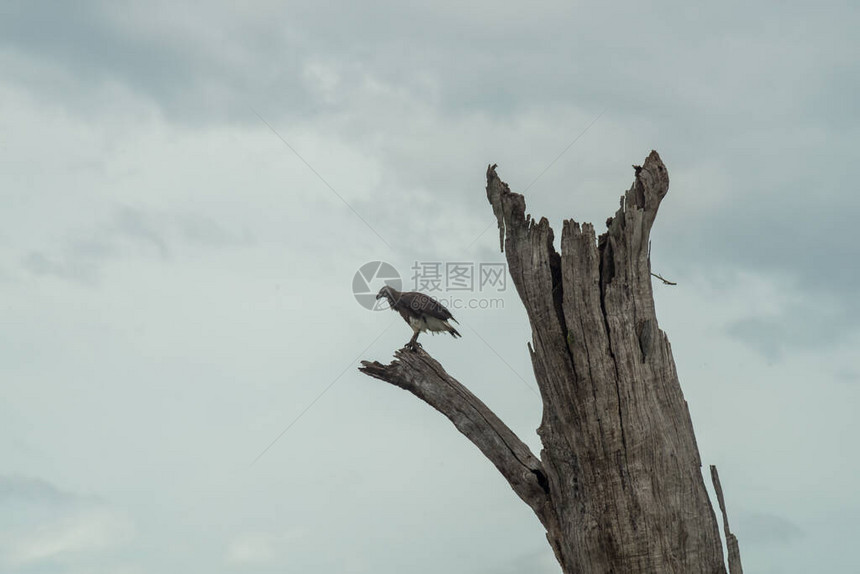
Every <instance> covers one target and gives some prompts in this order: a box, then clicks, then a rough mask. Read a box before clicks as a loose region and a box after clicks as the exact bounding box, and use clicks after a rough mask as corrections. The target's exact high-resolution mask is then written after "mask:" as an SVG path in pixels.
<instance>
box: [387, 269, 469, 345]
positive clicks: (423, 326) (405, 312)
mask: <svg viewBox="0 0 860 574" xmlns="http://www.w3.org/2000/svg"><path fill="white" fill-rule="evenodd" d="M383 297H385V298H386V299H387V300H388V305H389V306H390V307H391V308H392V309H393V310H395V311H397V312H398V313H400V316H401V317H403V320H404V321H406V322H407V323H409V326H410V327H412V331H414V334H413V335H412V338H411V339H409V342H408V343H406V348H407V349H409V350H412V351H414V350H415V349H416V347H419V346H421V344H420V343H419V342H418V334H419V333H423V332H424V331H430V332H431V333H433V334H436V333H451V336H452V337H454V338H457V337H460V336H461V335H460V333H458V332H457V329H455V328H454V327H452V326H451V324H450V323H448V321H449V320H451V321H454V322H455V323H457V319H455V318H454V317H453V315H451V312H450V311H449V310H448V309H446V308H445V306H444V305H442V304H441V303H440V302H439V301H437V300H436V299H434V298H432V297H428V296H427V295H425V294H424V293H418V292H416V291H407V292H406V293H401V292H400V291H398V290H397V289H394V288H393V287H390V286H389V285H386V286H385V287H383V288H382V289H380V290H379V293H377V294H376V298H377V299H382V298H383ZM458 324H459V323H458Z"/></svg>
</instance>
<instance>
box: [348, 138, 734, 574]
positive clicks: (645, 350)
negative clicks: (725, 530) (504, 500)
mask: <svg viewBox="0 0 860 574" xmlns="http://www.w3.org/2000/svg"><path fill="white" fill-rule="evenodd" d="M634 167H635V170H636V175H635V180H634V182H633V185H632V187H631V188H630V189H629V190H628V191H627V192H626V193H625V194H624V195H623V196H622V198H621V207H620V209H619V210H618V211H617V212H616V214H615V216H614V217H612V218H610V219H609V220H607V226H608V230H607V231H606V232H605V233H603V234H602V235H601V236H600V237H599V238H597V237H595V232H594V228H593V226H592V225H591V224H588V223H584V224H582V225H580V224H579V223H577V222H575V221H573V220H566V221H565V222H564V224H563V228H562V234H561V253H560V254H559V253H557V252H556V251H555V248H554V247H553V231H552V229H551V228H550V225H549V222H548V221H547V220H546V218H542V219H541V220H540V221H535V220H534V219H532V218H531V217H530V216H529V215H526V211H525V200H524V198H523V196H522V195H519V194H516V193H512V192H511V191H510V189H509V188H508V186H507V184H505V183H503V182H502V181H501V180H500V179H499V177H498V175H496V169H495V168H496V166H495V165H493V166H490V167H489V168H488V170H487V198H488V199H489V201H490V204H491V205H492V207H493V213H494V214H495V216H496V219H497V220H498V225H499V238H500V241H501V245H502V250H503V251H504V252H505V254H506V256H507V261H508V269H509V272H510V274H511V277H512V280H513V282H514V285H515V286H516V288H517V292H518V293H519V296H520V299H521V300H522V302H523V305H525V308H526V311H527V312H528V317H529V322H530V323H531V328H532V343H531V344H529V345H528V348H529V352H530V354H531V359H532V365H533V367H534V373H535V378H536V379H537V383H538V386H539V388H540V392H541V397H542V399H543V419H542V421H541V424H540V427H539V428H538V434H539V435H540V438H541V442H542V444H543V449H542V451H541V453H540V458H537V457H536V456H535V455H534V454H532V453H531V451H530V450H529V448H528V447H527V446H526V445H525V444H524V443H523V442H522V441H521V440H520V439H519V438H518V437H517V436H516V435H515V434H514V433H513V431H511V430H510V429H509V428H508V427H507V426H506V425H505V424H504V423H503V422H502V421H501V420H500V419H499V418H498V417H497V416H496V415H495V414H494V413H493V412H492V411H491V410H490V409H489V408H487V406H486V405H485V404H484V403H482V402H481V401H480V400H479V399H478V398H477V397H476V396H475V395H474V394H472V393H471V392H470V391H469V390H468V389H467V388H466V387H465V386H463V385H462V384H461V383H459V382H458V381H456V380H455V379H453V378H452V377H451V376H450V375H448V373H446V372H445V370H444V369H443V368H442V366H441V365H440V364H439V363H438V362H437V361H435V360H434V359H433V358H432V357H430V355H428V354H427V353H426V352H424V351H423V350H418V351H415V352H412V351H406V350H401V351H398V352H397V353H396V357H395V360H394V361H393V362H392V363H391V364H389V365H382V364H380V363H378V362H368V361H363V362H362V366H361V367H360V369H361V370H362V371H363V372H364V373H366V374H368V375H370V376H372V377H376V378H378V379H381V380H383V381H387V382H389V383H391V384H394V385H396V386H398V387H401V388H403V389H406V390H407V391H409V392H411V393H413V394H414V395H416V396H417V397H418V398H420V399H422V400H423V401H425V402H427V403H428V404H429V405H430V406H432V407H433V408H435V409H437V410H438V411H439V412H441V413H442V414H444V415H445V416H447V417H448V418H449V419H451V421H452V422H453V423H454V425H455V426H456V427H457V428H458V429H459V430H460V431H461V432H462V433H463V434H464V435H465V436H466V437H467V438H468V439H469V440H471V441H472V442H473V443H474V444H475V445H476V446H477V447H478V448H479V449H480V450H481V452H483V453H484V455H485V456H486V457H487V458H489V459H490V461H492V463H493V464H495V466H496V468H498V469H499V471H500V472H501V473H502V475H504V477H505V478H506V479H507V480H508V482H509V483H510V485H511V487H512V488H513V490H514V492H516V494H517V495H518V496H519V497H520V498H521V499H522V500H523V501H524V502H525V503H526V504H528V505H529V506H530V507H531V508H532V510H533V511H534V512H535V514H536V515H537V517H538V519H539V520H540V522H541V524H543V526H544V527H545V528H546V532H547V539H548V541H549V543H550V545H551V546H552V548H553V551H554V552H555V556H556V558H557V559H558V561H559V563H560V564H561V568H562V570H563V572H564V573H565V574H590V573H601V574H603V573H617V574H622V573H644V572H654V573H657V572H659V573H676V574H695V573H702V574H714V573H725V572H726V568H725V565H724V562H723V553H722V545H721V542H720V534H719V529H718V526H717V521H716V517H715V514H714V510H713V508H712V506H711V504H710V502H709V499H708V494H707V491H706V490H705V484H704V481H703V479H702V474H701V465H702V463H701V460H700V458H699V451H698V447H697V446H696V439H695V436H694V434H693V426H692V422H691V421H690V414H689V411H688V409H687V403H686V401H685V400H684V396H683V394H682V392H681V386H680V383H679V382H678V375H677V372H676V370H675V363H674V360H673V358H672V350H671V347H670V345H669V341H668V339H667V337H666V334H665V333H664V332H663V331H661V330H660V329H659V328H658V324H657V317H656V315H655V312H654V300H653V293H652V290H651V264H650V254H649V234H650V230H651V226H652V225H653V223H654V219H655V217H656V215H657V209H658V208H659V206H660V202H661V201H662V200H663V198H664V197H665V195H666V192H667V191H668V189H669V176H668V174H667V172H666V167H665V166H664V165H663V162H662V161H661V160H660V156H659V155H657V153H656V152H651V154H650V155H649V156H648V158H647V159H646V160H645V163H644V164H643V165H642V166H634ZM714 476H716V474H715V471H714ZM718 489H719V487H718ZM718 492H719V494H720V502H721V506H722V490H721V489H719V490H718ZM727 524H728V522H727V521H726V525H727ZM732 538H734V537H733V535H732ZM730 540H731V539H730ZM733 549H734V552H733V553H732V556H730V564H729V571H730V572H731V574H740V572H741V568H740V556H739V554H738V553H737V544H736V541H735V544H734V548H733Z"/></svg>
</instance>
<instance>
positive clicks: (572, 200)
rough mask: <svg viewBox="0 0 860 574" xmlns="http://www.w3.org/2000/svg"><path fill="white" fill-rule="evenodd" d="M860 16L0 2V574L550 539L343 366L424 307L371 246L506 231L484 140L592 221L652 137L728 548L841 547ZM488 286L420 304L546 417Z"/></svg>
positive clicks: (482, 255)
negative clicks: (379, 289)
mask: <svg viewBox="0 0 860 574" xmlns="http://www.w3.org/2000/svg"><path fill="white" fill-rule="evenodd" d="M858 26H860V9H858V8H857V5H856V4H855V3H851V2H816V3H811V2H810V3H801V2H778V3H776V2H774V3H757V4H754V5H753V4H749V3H747V2H743V3H742V2H732V1H729V2H711V3H709V4H708V5H706V6H705V5H703V6H696V5H694V4H691V3H689V2H676V3H668V2H665V3H658V4H655V3H647V2H645V3H643V2H629V3H625V4H623V5H622V4H619V3H614V4H612V5H609V4H607V3H587V2H585V3H583V2H580V3H571V2H539V3H533V4H530V5H527V4H523V3H510V2H509V3H504V2H503V3H499V2H480V3H470V4H469V5H467V6H463V5H461V3H460V2H447V1H441V2H439V1H437V2H434V3H432V4H431V3H427V4H421V3H413V2H391V3H386V2H378V1H372V2H364V3H357V4H354V5H351V4H348V3H327V2H304V3H300V2H291V3H289V4H287V3H281V2H256V3H235V2H209V3H207V4H206V9H205V10H204V9H201V8H200V7H199V6H195V5H191V4H188V5H185V6H181V5H178V3H176V2H172V1H171V2H167V1H164V2H147V3H143V2H139V3H135V4H125V3H121V2H105V3H101V2H26V1H18V2H16V1H11V2H4V3H3V4H2V6H0V199H2V204H0V207H2V208H1V209H0V373H2V375H0V377H2V378H0V392H2V401H0V573H2V574H31V573H52V574H53V573H57V574H79V573H80V574H83V573H87V574H89V573H104V574H107V573H110V574H185V573H187V572H211V573H213V574H222V573H223V574H228V573H234V572H243V573H245V572H248V573H258V572H259V573H269V572H272V573H273V572H278V573H283V572H291V573H292V572H296V573H305V572H342V573H350V574H352V573H354V574H360V573H373V574H403V573H409V574H430V573H433V574H435V573H438V572H450V573H452V574H515V573H519V572H536V573H540V574H558V573H559V572H560V570H559V568H558V566H557V565H556V564H555V562H554V559H553V557H552V553H551V551H550V549H549V547H548V545H547V544H546V541H545V539H544V535H543V532H542V529H541V527H540V524H539V523H538V521H537V520H536V518H535V517H534V516H533V515H532V513H531V510H529V509H528V508H527V507H526V506H525V505H524V504H523V503H521V502H520V501H519V499H518V498H517V497H516V496H515V495H514V493H513V492H512V491H511V490H510V488H509V487H508V485H507V484H506V483H505V481H504V480H503V479H502V478H501V476H500V475H499V474H498V473H497V471H496V470H495V468H494V467H493V466H492V465H491V464H490V463H489V462H488V461H486V460H485V459H484V458H483V457H482V455H481V454H480V453H479V452H478V450H477V449H476V448H475V447H474V446H472V445H471V444H470V443H469V442H468V441H467V440H466V439H464V438H463V437H462V436H461V435H460V434H459V433H458V432H457V431H456V430H455V429H454V428H453V426H452V425H451V424H450V423H449V422H448V421H447V419H445V418H444V417H442V416H441V415H439V414H438V413H436V412H434V411H432V410H431V409H430V408H429V407H427V406H426V405H425V404H423V403H421V402H420V401H418V400H417V399H415V398H414V397H413V396H411V395H409V394H407V393H405V392H403V391H401V390H399V389H396V388H394V387H391V386H389V385H386V384H384V383H382V382H380V381H376V380H373V379H370V378H368V377H366V376H363V375H361V374H359V373H358V372H357V371H356V366H357V363H358V359H359V358H366V359H372V360H380V361H384V362H387V361H388V360H389V359H390V358H391V355H392V352H393V351H394V350H395V349H396V348H399V347H400V346H402V345H403V343H405V342H406V340H407V339H408V338H409V336H410V335H411V331H410V330H409V328H408V327H407V326H406V325H405V324H404V323H403V322H402V320H401V319H400V318H399V317H398V316H397V315H396V314H394V313H391V312H389V311H385V312H374V311H369V310H366V309H364V308H363V307H362V306H361V305H360V304H359V303H358V302H357V301H356V299H355V298H354V296H353V292H352V291H353V280H354V275H355V273H356V271H357V270H358V269H359V267H361V266H362V265H363V264H364V263H367V262H369V261H386V262H389V263H391V264H392V265H394V266H395V267H396V268H397V269H398V270H399V271H400V274H401V276H402V277H403V280H404V284H405V285H406V286H407V287H408V286H411V285H412V274H413V272H412V270H411V268H412V266H413V265H414V263H415V262H416V261H417V262H431V263H432V262H437V263H444V262H465V263H471V264H473V265H475V266H478V265H479V264H480V263H499V262H502V261H504V259H503V256H502V254H500V253H499V249H498V234H497V231H496V229H495V220H494V218H493V215H492V212H491V209H490V206H489V204H488V203H487V200H486V195H485V192H484V184H485V179H484V175H485V170H486V166H487V164H488V163H498V164H499V168H498V171H499V174H500V176H501V177H502V179H503V180H505V181H507V182H508V183H509V184H510V185H511V188H512V189H513V190H514V191H523V190H525V189H526V188H528V189H527V191H526V192H525V196H526V201H527V205H528V210H529V212H530V213H532V214H533V215H536V216H541V215H546V216H547V217H549V219H550V221H551V222H552V223H553V225H554V226H555V227H556V229H558V228H559V225H560V223H561V221H562V220H563V219H565V218H574V219H576V220H577V221H593V222H595V223H597V224H600V225H599V226H598V227H599V228H601V229H602V222H603V221H604V220H605V219H606V217H607V216H609V215H611V214H612V213H614V211H615V209H616V208H617V205H618V198H619V196H620V195H621V194H622V193H623V192H624V190H625V189H627V188H628V187H629V185H630V183H631V181H632V178H633V170H632V168H631V167H630V166H631V165H632V164H638V163H641V162H642V161H643V160H644V158H645V156H646V155H647V154H648V152H649V151H650V150H651V149H656V150H658V151H659V152H660V154H661V156H662V158H663V159H664V161H665V162H666V165H667V166H668V169H669V173H670V178H671V187H670V191H669V195H668V196H667V197H666V199H665V201H664V202H663V205H662V207H661V209H660V214H659V216H658V219H657V223H656V225H655V229H654V233H653V247H652V264H653V267H654V270H655V271H656V272H658V273H660V274H662V275H663V276H665V277H667V278H669V279H671V280H672V281H676V282H677V283H678V285H677V286H675V287H669V286H665V285H661V284H656V283H655V295H656V299H657V312H658V319H659V321H660V326H661V328H662V329H664V330H665V331H666V332H667V333H668V335H669V338H670V341H671V342H672V346H673V351H674V354H675V360H676V362H677V365H678V371H679V375H680V378H681V384H682V387H683V389H684V392H685V396H686V398H687V400H688V402H689V405H690V410H691V414H692V418H693V423H694V425H695V429H696V433H697V439H698V444H699V447H700V450H701V454H702V460H703V463H704V464H705V465H708V464H717V465H718V467H719V469H720V474H721V478H722V482H723V486H724V489H725V493H726V498H727V503H728V507H729V512H730V520H731V523H732V526H733V530H735V532H736V534H737V535H738V537H739V539H740V548H741V554H742V557H743V561H744V566H745V567H746V569H747V571H749V572H759V573H780V574H783V573H788V574H793V573H796V574H801V573H803V574H807V573H809V572H856V571H860V554H858V553H857V552H856V551H854V546H855V545H856V541H857V538H858V536H860V528H858V526H857V525H858V523H860V491H858V489H857V480H858V479H857V477H858V474H860V463H858V460H860V458H858V456H857V450H856V446H855V445H856V440H857V437H858V435H860V422H858V419H857V416H856V414H857V411H858V398H860V365H858V356H860V353H858V350H860V302H858V298H857V289H858V287H857V286H858V284H860V265H858V261H860V247H858V245H860V241H858V239H860V237H858V235H860V234H858V228H857V214H858V212H860V197H859V196H858V193H857V192H858V190H857V184H856V175H855V174H854V173H853V170H854V169H856V167H857V165H858V164H860V114H858V112H860V110H858V101H860V100H858V97H857V93H858V90H860V39H858V38H860V36H858V35H857V33H856V30H857V28H858ZM488 226H491V227H490V229H487V227H488ZM377 286H378V285H377ZM508 287H510V288H509V289H507V290H505V291H501V292H499V291H497V290H496V291H495V292H492V293H490V292H487V291H485V292H477V293H465V294H464V293H462V292H461V293H452V292H445V291H443V292H438V293H435V295H436V296H437V297H440V298H449V299H450V298H451V297H454V296H456V297H462V298H464V299H468V298H472V299H474V300H487V299H489V298H494V299H500V300H501V302H502V303H501V304H495V308H493V309H461V310H457V311H455V316H456V317H457V319H459V320H460V322H461V323H462V325H463V328H462V329H461V331H462V333H463V338H462V339H459V340H456V341H455V340H453V339H451V338H449V337H435V338H434V337H430V336H427V335H424V336H422V340H423V341H424V347H425V349H426V350H427V351H429V352H430V353H432V354H433V355H434V356H436V357H437V358H438V359H439V360H440V361H441V362H442V363H443V365H445V367H446V368H447V369H448V370H449V372H450V373H451V374H452V375H454V376H455V377H457V378H459V379H460V380H461V381H462V382H463V383H464V384H466V385H467V386H468V387H469V388H471V389H472V390H473V391H474V392H475V393H476V394H477V395H478V396H480V397H481V398H482V399H483V400H485V402H487V403H488V404H489V405H490V407H491V408H493V409H494V410H495V411H496V412H497V413H498V414H499V416H501V418H502V419H503V420H504V421H505V422H506V423H508V424H509V425H510V426H511V427H512V428H513V429H514V430H515V431H516V432H517V433H518V434H519V435H520V436H521V437H522V438H523V440H525V441H526V442H527V443H528V444H530V445H531V446H532V448H533V449H534V450H535V451H536V452H537V451H539V443H538V439H537V436H536V434H535V429H536V427H537V426H538V424H539V422H540V401H539V399H538V397H537V396H536V394H535V391H534V385H535V384H534V378H533V375H532V372H531V366H530V364H529V360H528V353H527V350H526V342H527V341H528V340H529V337H530V329H529V327H528V324H527V321H526V319H525V313H524V311H523V309H522V307H521V305H520V303H519V301H518V299H517V297H516V294H515V293H514V292H513V289H512V286H510V285H508ZM500 305H503V308H499V306H500ZM290 425H291V426H290ZM285 429H287V430H286V432H284V431H285ZM281 433H283V434H281ZM279 436H280V438H279V439H278V440H277V441H276V442H274V444H273V441H274V440H275V439H276V438H277V437H279ZM267 447H270V448H268V450H265V449H267ZM264 450H265V453H263V451H264ZM261 453H263V455H262V456H260V455H261ZM255 459H257V460H256V462H253V461H255ZM252 462H253V464H252Z"/></svg>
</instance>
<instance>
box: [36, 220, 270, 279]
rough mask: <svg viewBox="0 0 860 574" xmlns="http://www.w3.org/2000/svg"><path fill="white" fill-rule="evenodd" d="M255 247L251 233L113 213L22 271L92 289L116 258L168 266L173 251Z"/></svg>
mask: <svg viewBox="0 0 860 574" xmlns="http://www.w3.org/2000/svg"><path fill="white" fill-rule="evenodd" d="M253 242H254V236H253V234H252V233H251V232H249V231H247V230H245V231H242V232H234V231H232V230H230V229H228V228H227V227H225V226H223V225H221V224H219V223H218V222H217V221H215V220H213V219H211V218H208V217H205V216H202V215H198V214H194V213H181V212H176V213H159V212H156V211H152V210H146V209H141V208H137V207H131V206H120V207H117V208H115V209H114V211H113V214H112V216H111V217H110V219H108V220H106V221H105V222H103V223H101V224H99V225H97V226H96V227H94V228H93V229H89V230H83V231H79V232H77V233H76V234H73V235H72V237H71V238H69V239H68V240H67V242H66V243H65V244H64V245H61V246H60V247H59V248H58V249H57V250H56V252H54V253H46V252H44V251H41V250H32V251H30V252H28V253H27V254H26V255H24V256H23V257H22V258H21V262H20V264H21V267H22V268H23V269H24V270H25V271H27V272H29V273H32V274H34V275H42V276H54V277H58V278H61V279H64V280H69V281H74V282H78V283H82V284H93V283H95V282H96V281H97V280H98V278H99V274H100V271H101V268H102V266H103V265H104V264H105V263H107V262H109V261H112V260H115V259H116V258H118V257H121V256H128V255H130V254H133V253H135V252H136V250H138V249H139V248H140V247H143V252H142V253H138V255H144V256H145V255H152V254H155V255H157V256H158V257H159V258H160V259H162V260H167V259H169V258H170V255H171V243H173V244H174V245H183V246H184V245H195V246H202V247H204V248H209V249H224V248H230V247H244V246H248V245H250V244H252V243H253Z"/></svg>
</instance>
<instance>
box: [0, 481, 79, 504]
mask: <svg viewBox="0 0 860 574" xmlns="http://www.w3.org/2000/svg"><path fill="white" fill-rule="evenodd" d="M81 500H85V499H83V498H82V497H80V496H78V495H76V494H72V493H70V492H66V491H63V490H60V489H59V488H57V487H56V486H54V485H53V484H51V483H50V482H47V481H45V480H42V479H39V478H34V477H28V476H21V475H0V504H9V503H37V504H50V505H63V504H70V503H77V502H80V501H81Z"/></svg>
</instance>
